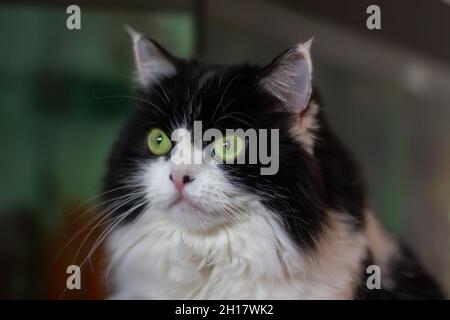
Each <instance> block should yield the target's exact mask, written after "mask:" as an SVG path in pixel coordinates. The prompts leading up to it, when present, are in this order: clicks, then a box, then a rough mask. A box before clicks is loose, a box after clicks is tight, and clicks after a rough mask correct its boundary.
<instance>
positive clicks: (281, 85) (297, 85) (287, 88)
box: [259, 39, 313, 114]
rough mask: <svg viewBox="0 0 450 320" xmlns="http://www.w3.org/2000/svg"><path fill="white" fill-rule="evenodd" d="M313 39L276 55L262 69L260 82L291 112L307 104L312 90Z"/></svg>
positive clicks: (302, 108) (297, 110)
mask: <svg viewBox="0 0 450 320" xmlns="http://www.w3.org/2000/svg"><path fill="white" fill-rule="evenodd" d="M312 40H313V39H311V40H309V41H308V42H305V43H300V44H298V45H296V46H294V47H292V48H291V49H288V50H287V51H285V52H284V53H282V54H281V55H279V56H278V57H277V58H275V59H274V60H273V61H272V62H271V63H270V64H269V65H268V66H267V67H266V68H265V69H264V70H263V71H262V76H261V79H260V81H259V85H260V86H261V87H262V88H263V89H264V90H266V91H267V92H269V93H270V94H272V95H273V96H275V97H276V98H277V99H278V100H280V102H281V103H282V104H283V105H284V106H285V107H286V108H287V109H288V111H289V112H292V113H297V114H299V113H301V112H303V111H304V110H305V109H306V107H307V106H308V103H309V100H310V98H311V91H312V63H311V55H310V48H311V44H312Z"/></svg>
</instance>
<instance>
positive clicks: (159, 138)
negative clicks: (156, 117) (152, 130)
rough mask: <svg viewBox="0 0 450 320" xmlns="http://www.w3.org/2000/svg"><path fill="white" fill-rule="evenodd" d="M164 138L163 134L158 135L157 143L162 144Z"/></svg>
mask: <svg viewBox="0 0 450 320" xmlns="http://www.w3.org/2000/svg"><path fill="white" fill-rule="evenodd" d="M162 140H163V138H162V136H158V137H157V138H156V143H157V144H161V142H162Z"/></svg>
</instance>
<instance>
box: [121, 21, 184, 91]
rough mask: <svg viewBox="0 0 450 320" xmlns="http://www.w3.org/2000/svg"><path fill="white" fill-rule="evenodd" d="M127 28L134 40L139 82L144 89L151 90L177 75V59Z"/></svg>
mask: <svg viewBox="0 0 450 320" xmlns="http://www.w3.org/2000/svg"><path fill="white" fill-rule="evenodd" d="M125 28H126V30H127V31H128V33H129V34H130V36H131V39H132V40H133V51H134V58H135V63H136V74H137V80H138V82H139V84H140V85H141V86H142V87H143V88H149V87H151V86H152V85H153V84H155V83H156V82H158V81H160V80H161V79H162V78H165V77H170V76H173V75H175V74H176V73H177V69H176V59H175V58H174V57H172V56H171V55H170V54H169V53H168V52H167V51H166V50H164V48H162V47H161V46H160V45H159V44H158V43H157V42H156V41H154V40H152V39H150V38H148V37H147V36H146V35H144V34H142V33H139V32H137V31H135V30H134V29H133V28H131V27H130V26H125Z"/></svg>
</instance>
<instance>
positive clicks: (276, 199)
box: [105, 30, 442, 299]
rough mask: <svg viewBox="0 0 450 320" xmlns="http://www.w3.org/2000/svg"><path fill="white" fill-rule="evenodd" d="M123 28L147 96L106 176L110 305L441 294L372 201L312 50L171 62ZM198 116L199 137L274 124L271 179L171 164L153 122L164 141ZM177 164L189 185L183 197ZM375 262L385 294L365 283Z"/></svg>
mask: <svg viewBox="0 0 450 320" xmlns="http://www.w3.org/2000/svg"><path fill="white" fill-rule="evenodd" d="M130 32H131V34H132V37H133V44H134V52H135V57H136V65H137V78H138V80H139V83H140V87H141V90H140V92H139V96H138V97H135V98H134V99H135V100H136V101H137V106H136V108H135V110H134V113H133V115H132V116H131V118H130V120H129V122H128V123H127V125H126V126H125V128H124V129H123V130H122V132H121V134H120V137H119V139H118V141H117V143H116V145H115V148H114V150H113V152H112V155H111V158H110V162H109V170H108V173H107V175H106V178H105V192H106V193H105V200H106V201H109V203H108V206H107V208H108V209H109V211H110V212H109V215H110V216H111V217H113V219H111V220H112V222H111V225H110V228H111V229H110V230H111V232H110V235H109V237H108V240H107V243H108V253H109V262H110V268H109V270H108V279H109V281H110V285H111V288H112V294H111V298H115V299H133V298H138V299H355V298H359V299H361V298H375V299H378V298H441V297H442V295H441V293H440V290H439V288H438V287H437V285H436V284H435V283H434V281H433V280H432V279H431V278H430V277H429V276H428V274H427V273H426V272H425V271H424V270H423V269H422V268H421V267H420V266H419V265H418V264H417V262H416V261H415V259H414V258H413V257H412V255H411V254H410V253H409V251H407V250H406V249H404V248H403V247H402V246H401V245H400V244H399V243H398V242H397V241H396V240H394V239H393V238H392V236H391V235H389V234H388V233H387V232H386V231H385V230H384V229H383V228H382V226H381V225H380V224H379V222H378V220H377V218H376V216H375V214H374V213H373V212H372V210H371V208H370V206H369V205H368V202H367V195H366V191H365V186H364V181H363V178H362V177H361V175H360V172H359V170H358V167H357V165H356V164H355V162H354V161H353V159H352V157H351V155H350V154H349V153H348V152H347V150H346V149H345V148H344V147H343V146H342V145H341V143H340V142H339V141H338V140H337V138H336V137H335V135H334V134H333V133H332V132H331V131H330V128H329V126H328V124H327V121H326V119H325V116H324V113H323V109H322V104H321V102H320V99H319V97H318V95H317V92H316V89H315V88H314V87H313V85H312V74H313V70H312V63H311V58H310V46H311V43H310V42H307V43H305V44H299V45H297V46H295V47H293V48H291V49H289V50H287V51H285V52H284V53H282V54H281V55H280V56H279V57H277V58H276V59H274V60H273V61H272V62H271V63H270V64H269V65H268V66H266V67H263V68H261V67H258V66H253V65H249V64H242V65H233V66H221V65H205V64H201V63H199V62H197V61H186V60H182V59H178V58H175V57H173V56H171V55H170V54H169V53H168V52H167V51H165V50H164V49H163V48H162V47H161V46H160V45H158V44H157V43H156V42H154V41H152V40H150V39H148V38H147V37H146V36H144V35H141V34H139V33H137V32H135V31H132V30H131V31H130ZM196 120H201V121H202V123H203V129H204V130H206V129H208V128H217V129H219V130H225V129H227V128H232V129H236V128H243V129H244V130H245V129H248V128H256V129H260V128H264V129H279V134H280V160H279V161H280V168H279V171H278V173H277V174H276V175H271V176H270V175H267V176H264V175H261V174H259V173H260V168H261V166H262V164H261V163H258V164H252V165H251V164H245V165H244V164H220V163H217V162H215V161H214V160H211V159H210V161H207V162H204V163H202V164H201V165H184V166H183V167H176V166H175V165H174V164H173V163H172V162H171V161H170V155H169V156H162V157H155V156H152V155H151V154H150V152H149V151H148V148H147V145H146V137H147V134H148V132H149V130H150V129H151V128H161V129H163V130H164V131H165V132H166V133H167V134H168V135H169V137H170V135H171V133H172V132H173V131H174V130H175V129H177V128H185V129H188V130H192V126H193V122H194V121H196ZM183 147H186V148H193V149H194V150H195V151H194V152H199V153H202V152H203V150H202V147H199V146H192V145H190V143H187V145H186V146H183ZM174 170H175V171H177V170H178V171H180V170H181V171H182V172H183V174H189V175H190V176H191V177H192V178H193V179H192V181H191V182H190V183H189V184H188V185H186V187H185V189H184V191H185V197H186V199H187V200H186V201H182V202H181V203H180V202H177V199H178V191H177V189H176V188H175V187H174V184H173V182H172V181H171V179H170V175H171V173H172V172H173V171H174ZM371 264H377V265H379V266H380V268H381V272H382V281H381V286H382V289H381V290H368V289H367V287H366V278H367V276H368V275H367V274H366V268H367V266H368V265H371Z"/></svg>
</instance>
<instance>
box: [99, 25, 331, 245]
mask: <svg viewBox="0 0 450 320" xmlns="http://www.w3.org/2000/svg"><path fill="white" fill-rule="evenodd" d="M131 34H132V38H133V47H134V54H135V60H136V75H137V79H138V83H139V86H140V90H139V91H140V92H139V95H137V96H136V97H132V99H133V100H135V101H136V108H135V110H134V113H133V115H132V117H131V119H130V120H129V122H128V124H127V125H126V127H125V128H124V130H123V131H122V133H121V135H120V137H119V141H118V142H117V144H116V146H115V149H114V151H113V154H112V156H111V159H110V168H109V172H108V174H107V177H106V187H105V189H106V190H105V191H106V192H108V193H107V198H109V199H110V200H111V201H114V200H112V199H113V198H114V199H117V201H119V202H118V203H121V204H122V206H121V208H119V209H117V210H116V214H117V215H122V216H123V217H124V221H126V220H129V218H130V217H135V216H137V215H138V214H139V213H143V214H151V212H152V211H158V212H164V213H165V214H167V215H168V217H170V218H171V219H173V220H174V221H175V223H177V224H179V225H180V226H181V227H184V228H187V229H191V230H194V231H195V230H197V231H204V230H211V229H214V228H217V227H220V226H223V225H228V224H233V223H239V221H240V219H246V216H247V215H248V214H257V212H253V211H252V210H250V209H251V207H252V206H253V204H255V203H258V204H262V205H263V206H264V207H265V208H267V209H268V210H271V211H273V212H275V213H276V214H279V215H280V217H279V218H280V219H281V220H283V221H285V222H286V224H288V225H290V226H289V228H291V227H292V228H294V229H296V230H297V231H299V230H298V229H300V231H301V230H302V228H304V229H305V232H304V233H303V235H300V236H301V237H302V240H304V241H306V242H309V241H310V240H311V239H308V234H309V233H311V228H312V229H314V226H315V225H317V226H318V225H320V221H321V219H322V218H323V217H322V207H321V198H320V197H321V188H322V184H321V182H320V179H318V170H317V163H316V161H315V158H314V139H315V135H316V133H317V130H318V119H317V118H318V114H319V113H320V112H319V110H318V108H319V107H318V104H317V103H316V102H315V100H314V98H312V97H314V92H313V91H314V90H313V86H312V63H311V57H310V45H311V42H306V43H304V44H298V45H296V46H294V47H292V48H291V49H289V50H286V51H285V52H283V53H282V54H281V55H279V56H278V57H276V58H275V59H274V60H273V61H272V62H271V63H270V64H268V65H267V66H265V67H258V66H253V65H249V64H242V65H232V66H221V65H205V64H201V63H199V62H196V61H187V60H183V59H179V58H176V57H174V56H172V55H171V54H169V53H168V52H167V51H166V50H165V49H163V48H162V47H161V46H160V45H159V44H157V43H156V42H155V41H153V40H151V39H149V38H147V37H146V36H144V35H142V34H139V33H137V32H134V31H131ZM199 122H201V123H200V127H201V129H199V126H198V124H199ZM180 129H182V130H181V131H180ZM211 129H213V132H219V133H221V134H223V137H222V138H217V137H216V138H215V139H214V138H213V139H205V137H204V134H205V133H206V132H208V130H209V132H211ZM227 129H228V130H230V129H242V131H244V132H246V133H249V132H250V133H255V134H256V141H257V143H256V144H255V143H254V142H255V141H254V139H253V138H254V137H252V136H251V134H247V135H244V136H243V137H242V136H239V135H229V134H227ZM214 130H215V131H214ZM180 132H187V133H191V134H192V136H191V137H190V138H188V139H186V138H185V137H183V139H178V137H179V135H180ZM194 132H195V134H194ZM264 132H265V133H266V138H265V139H263V138H262V137H261V135H262V134H263V133H264ZM198 134H199V135H200V140H195V139H194V136H195V135H198ZM252 139H253V140H252ZM205 140H206V141H205ZM230 145H231V147H230ZM254 148H256V155H257V159H256V160H255V159H253V161H250V159H249V158H250V155H251V152H250V151H255V150H253V149H254ZM249 149H252V150H249ZM258 150H262V151H264V150H265V152H266V153H267V154H266V155H264V152H262V151H261V152H259V151H258ZM186 153H191V154H192V155H193V156H194V155H195V156H197V160H198V159H200V160H201V161H200V162H198V161H196V162H195V163H185V162H183V163H180V162H179V161H178V162H177V161H174V159H175V157H176V156H179V155H180V154H186ZM241 153H242V154H244V156H243V157H242V155H241ZM238 159H241V160H242V159H244V161H240V162H238V161H237V160H238ZM225 160H227V161H225ZM230 160H231V161H230ZM230 162H233V163H230ZM264 169H266V170H265V171H264ZM111 190H114V191H111ZM250 212H251V213H250ZM125 216H126V217H127V218H125Z"/></svg>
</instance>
